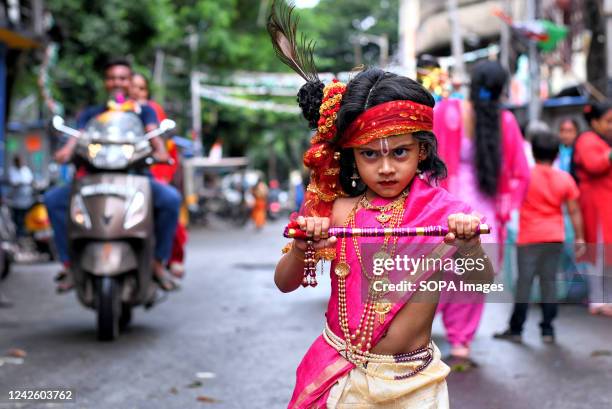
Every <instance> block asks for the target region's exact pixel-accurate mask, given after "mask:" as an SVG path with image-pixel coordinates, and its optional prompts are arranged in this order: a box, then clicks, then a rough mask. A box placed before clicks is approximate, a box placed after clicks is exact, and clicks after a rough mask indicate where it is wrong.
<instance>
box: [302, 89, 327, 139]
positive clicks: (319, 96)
mask: <svg viewBox="0 0 612 409" xmlns="http://www.w3.org/2000/svg"><path fill="white" fill-rule="evenodd" d="M323 88H325V85H324V84H323V83H322V82H321V81H308V82H306V83H305V84H304V85H302V87H301V88H300V90H299V91H298V94H297V102H298V104H299V106H300V108H301V109H302V115H304V118H306V120H307V121H308V127H309V128H310V129H317V122H319V108H320V107H321V102H322V101H323Z"/></svg>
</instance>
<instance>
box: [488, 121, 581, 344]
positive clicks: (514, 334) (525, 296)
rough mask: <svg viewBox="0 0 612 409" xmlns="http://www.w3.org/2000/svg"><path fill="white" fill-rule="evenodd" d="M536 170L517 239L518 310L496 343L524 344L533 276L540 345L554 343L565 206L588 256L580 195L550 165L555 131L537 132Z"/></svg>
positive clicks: (555, 151) (555, 148) (556, 146)
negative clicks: (537, 293)
mask: <svg viewBox="0 0 612 409" xmlns="http://www.w3.org/2000/svg"><path fill="white" fill-rule="evenodd" d="M531 145H532V150H533V156H534V158H535V160H536V165H535V166H534V167H533V169H532V170H531V180H530V183H529V189H528V191H527V196H526V197H525V200H524V201H523V204H522V206H521V209H520V219H519V235H518V240H517V244H518V250H517V254H518V279H517V284H516V297H515V303H514V310H513V312H512V316H511V318H510V323H509V327H508V329H506V330H505V331H503V332H501V333H497V334H495V335H494V337H495V338H497V339H508V340H512V341H517V342H520V341H521V334H522V332H523V326H524V324H525V320H526V319H527V310H528V307H529V301H530V300H529V299H530V296H531V287H532V285H533V281H534V278H535V277H538V278H539V284H540V292H541V301H540V304H541V307H542V321H541V323H540V329H541V335H542V340H543V341H544V342H546V343H552V342H554V340H555V330H554V327H553V325H552V324H553V320H554V319H555V317H556V316H557V289H556V274H557V270H558V268H559V264H560V263H559V261H560V259H561V254H562V251H563V242H564V240H565V229H564V223H563V206H564V205H565V206H566V207H567V209H568V214H569V217H570V219H571V221H572V225H573V227H574V231H575V232H576V238H575V243H576V244H577V245H580V246H581V247H580V248H581V251H584V243H585V242H584V235H583V229H582V217H581V214H580V207H579V204H578V197H579V191H578V186H576V182H575V181H574V179H573V178H572V177H571V175H570V174H569V173H567V172H564V171H562V170H559V169H556V168H554V167H553V166H552V164H553V161H554V160H555V158H556V157H557V155H558V153H559V145H560V143H559V138H558V137H557V136H556V135H554V134H553V133H552V132H548V131H537V132H534V134H533V138H532V141H531Z"/></svg>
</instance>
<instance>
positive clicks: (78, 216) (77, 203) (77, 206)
mask: <svg viewBox="0 0 612 409" xmlns="http://www.w3.org/2000/svg"><path fill="white" fill-rule="evenodd" d="M70 218H71V219H72V221H73V222H75V223H76V224H78V225H79V226H83V227H85V228H86V229H91V219H90V217H89V213H87V207H86V206H85V202H83V197H82V196H81V195H79V194H77V195H74V196H73V198H72V203H71V205H70Z"/></svg>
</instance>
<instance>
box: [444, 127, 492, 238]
mask: <svg viewBox="0 0 612 409" xmlns="http://www.w3.org/2000/svg"><path fill="white" fill-rule="evenodd" d="M475 154H476V146H475V144H474V140H473V139H470V138H467V137H466V136H465V135H464V136H463V137H462V138H461V150H460V152H459V166H458V167H457V180H458V182H459V183H458V186H461V189H456V191H452V190H450V189H449V190H450V192H451V193H452V194H453V195H455V196H457V197H461V200H462V201H464V202H465V203H467V204H468V205H470V206H471V207H472V209H474V211H475V213H477V214H478V215H479V216H481V221H482V222H483V223H487V224H488V225H489V226H491V228H492V229H493V230H492V231H494V232H497V231H498V227H499V223H498V221H497V217H496V213H495V197H493V196H488V195H486V194H484V193H482V192H481V191H480V189H479V188H478V178H477V175H476V167H475V166H474V163H475V160H474V155H475ZM481 241H482V242H483V243H495V242H496V241H497V239H496V236H495V235H494V234H486V235H484V236H482V237H481Z"/></svg>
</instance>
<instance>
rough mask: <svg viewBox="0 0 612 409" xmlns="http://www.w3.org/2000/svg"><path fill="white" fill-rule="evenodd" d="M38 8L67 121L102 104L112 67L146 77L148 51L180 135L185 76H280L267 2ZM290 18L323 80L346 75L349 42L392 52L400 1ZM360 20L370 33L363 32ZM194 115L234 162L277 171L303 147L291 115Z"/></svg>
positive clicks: (102, 1) (330, 7)
mask: <svg viewBox="0 0 612 409" xmlns="http://www.w3.org/2000/svg"><path fill="white" fill-rule="evenodd" d="M46 4H47V7H48V8H49V10H50V11H51V13H52V15H53V17H54V19H55V21H56V23H57V25H58V26H59V27H60V29H61V32H62V35H63V41H62V43H61V51H60V56H59V62H58V64H57V65H56V67H55V68H54V69H53V71H52V72H51V75H52V78H53V84H54V90H53V91H54V95H55V97H56V99H58V100H60V101H61V102H62V104H64V105H65V106H66V108H67V112H68V113H72V114H75V113H76V112H77V111H78V110H79V108H81V107H83V106H85V105H88V104H91V103H94V102H99V101H100V100H102V99H103V98H104V91H103V84H102V74H101V72H100V69H101V66H102V65H103V64H104V62H105V61H107V60H108V59H109V58H113V57H128V58H129V59H130V60H131V61H132V63H133V65H134V66H135V67H136V68H137V69H138V70H139V71H143V72H145V74H149V76H150V74H151V73H152V71H153V67H154V61H155V53H156V51H158V50H161V51H163V52H164V53H165V55H166V61H167V63H166V64H165V70H164V89H163V90H158V91H163V93H162V94H163V96H164V105H165V106H166V107H167V108H168V110H169V111H170V113H171V114H172V115H174V116H175V117H176V119H177V120H178V121H179V123H180V124H183V125H184V131H187V128H188V124H189V123H190V122H189V116H190V114H189V99H190V95H189V71H190V70H191V69H197V70H200V71H204V72H208V73H212V74H215V76H216V77H217V78H223V77H224V76H225V75H226V74H229V73H232V72H235V71H237V70H241V71H272V72H278V71H287V70H288V69H287V68H286V67H285V66H283V65H282V64H281V63H280V62H279V61H278V59H277V58H276V57H275V55H274V52H273V50H272V47H271V45H270V40H269V38H268V34H267V32H266V31H265V17H267V13H268V9H267V8H268V7H269V5H270V4H271V1H270V0H214V1H213V0H147V1H133V2H130V1H127V2H126V1H119V0H53V1H49V2H47V3H46ZM296 12H297V13H298V14H299V15H300V18H301V30H302V31H303V32H304V33H305V34H306V35H307V36H308V37H309V38H311V39H313V40H315V41H316V42H317V47H316V61H317V65H318V67H319V69H320V70H322V71H332V72H338V71H343V70H350V69H351V68H353V67H354V65H355V58H354V50H355V47H354V45H353V43H352V40H353V38H354V36H355V35H356V34H358V33H360V32H364V33H367V34H373V35H381V34H387V35H388V36H389V39H390V43H391V47H390V50H391V51H393V50H394V49H395V48H396V46H395V44H396V43H397V13H398V0H321V2H320V3H319V4H318V5H317V6H316V7H315V8H312V9H298V10H296ZM366 19H367V22H369V23H372V22H373V23H374V24H373V25H372V24H370V25H371V27H364V24H363V22H364V21H365V20H366ZM194 40H197V41H194ZM194 46H195V47H194ZM378 58H379V49H378V47H377V46H376V45H373V44H366V45H364V46H363V60H364V63H365V64H369V65H376V64H377V62H378ZM296 91H297V90H296ZM293 101H294V100H293V99H289V101H288V102H289V103H292V102H293ZM202 105H203V119H204V124H203V125H204V126H203V129H204V134H205V135H204V136H205V143H206V144H211V143H212V142H214V140H215V139H216V138H218V137H221V138H223V140H224V142H225V144H226V151H227V150H229V151H230V152H231V153H233V154H244V153H245V151H247V150H250V151H251V153H252V154H253V155H254V157H255V158H256V159H257V158H259V159H260V160H261V161H265V158H266V154H265V151H266V149H269V148H270V147H272V148H273V149H276V150H277V156H279V158H280V159H281V160H280V163H281V166H284V165H283V160H285V161H286V162H287V163H289V161H290V162H292V163H295V162H296V161H298V158H299V151H300V149H301V148H302V147H303V145H305V144H306V142H307V140H308V131H307V129H306V125H305V122H303V121H302V120H301V119H300V118H299V117H297V115H293V116H292V115H287V114H278V113H271V112H255V111H249V110H245V109H238V108H231V107H227V106H221V105H217V104H215V103H212V102H209V101H204V102H203V104H202ZM271 140H273V141H275V142H274V143H270V141H271ZM283 141H285V142H283Z"/></svg>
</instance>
